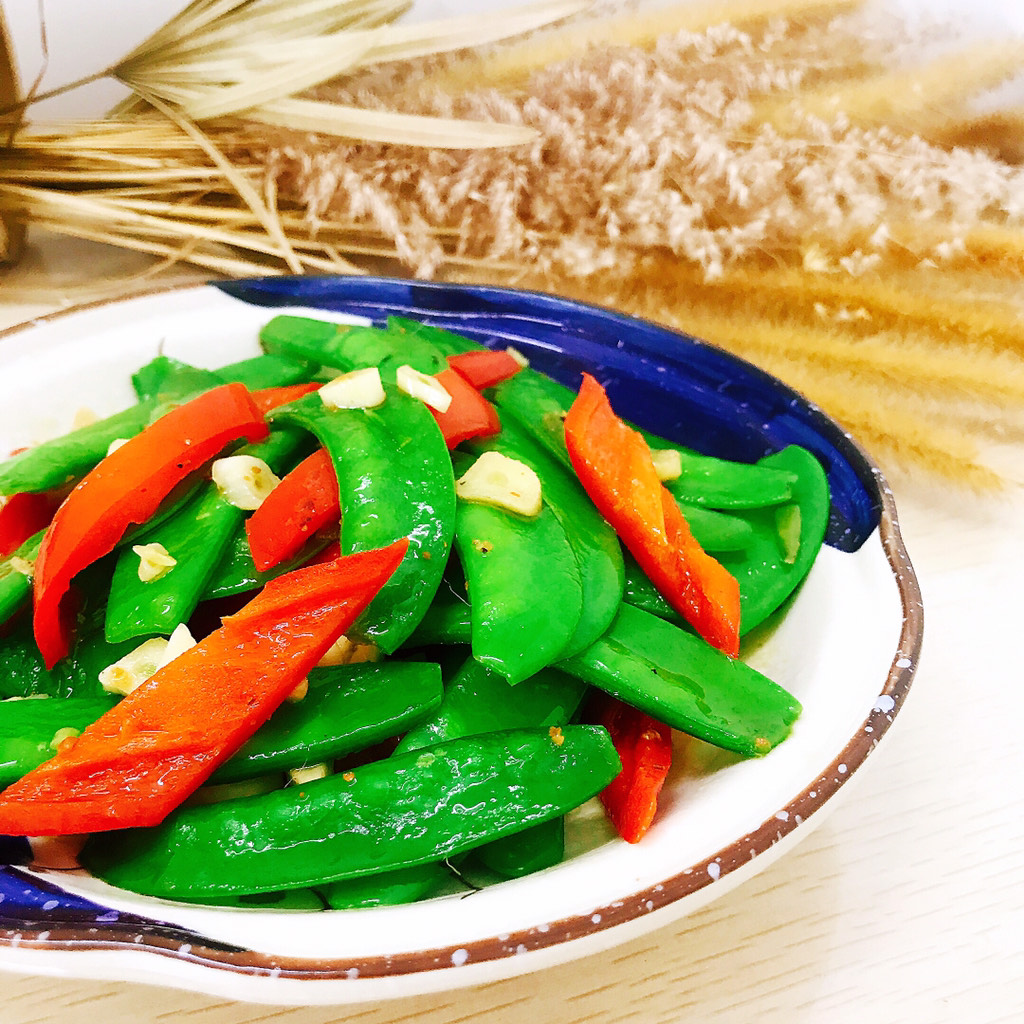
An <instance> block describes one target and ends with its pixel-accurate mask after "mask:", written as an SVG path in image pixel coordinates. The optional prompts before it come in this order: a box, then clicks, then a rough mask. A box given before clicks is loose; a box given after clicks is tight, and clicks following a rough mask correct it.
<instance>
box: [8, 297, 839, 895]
mask: <svg viewBox="0 0 1024 1024" xmlns="http://www.w3.org/2000/svg"><path fill="white" fill-rule="evenodd" d="M260 343H261V348H262V353H261V354H260V355H259V356H257V357H254V358H252V359H247V360H244V361H242V362H238V363H233V364H231V365H227V366H223V367H220V368H219V369H217V370H209V369H203V368H200V367H196V366H191V365H187V364H184V363H181V362H179V361H177V360H174V359H170V358H167V357H165V356H159V357H157V358H156V359H154V360H153V361H152V362H150V363H148V364H147V365H146V366H143V367H141V368H140V369H139V370H138V372H137V373H136V374H135V375H134V377H133V378H132V383H133V385H134V388H135V392H136V394H137V397H138V403H137V404H136V405H134V406H133V407H132V408H130V409H127V410H125V411H123V412H120V413H117V414H115V415H113V416H110V417H108V418H107V419H102V420H99V421H98V422H94V423H91V424H89V425H88V426H84V427H81V428H79V429H77V430H74V431H73V432H71V433H70V434H68V435H66V436H64V437H60V438H56V439H54V440H52V441H48V442H45V443H41V444H39V445H37V446H34V447H32V448H30V449H27V450H24V451H21V452H19V453H16V454H12V455H11V456H10V457H9V458H8V459H7V461H6V462H2V463H0V555H2V558H0V622H2V624H3V629H2V636H0V665H2V672H0V835H33V836H37V835H38V836H46V835H75V836H80V837H81V840H80V842H81V847H80V853H79V860H80V863H81V864H82V865H83V866H84V867H85V868H87V869H88V870H89V871H90V872H91V873H93V874H94V875H96V876H97V877H99V878H101V879H103V880H105V881H108V882H110V883H111V884H113V885H116V886H120V887H122V888H125V889H128V890H132V891H134V892H138V893H141V894H144V895H149V896H157V897H162V898H166V899H173V900H179V901H184V902H194V903H201V904H212V905H221V906H232V907H293V908H349V907H365V906H377V905H386V904H395V903H405V902H411V901H415V900H420V899H424V898H428V897H431V896H434V895H439V894H444V893H449V892H454V891H465V890H466V889H472V888H474V887H477V886H482V885H486V884H490V883H493V882H496V881H500V880H502V879H508V878H515V877H519V876H521V875H524V874H527V873H530V872H533V871H537V870H542V869H545V868H549V867H551V866H553V865H556V864H558V863H559V862H560V861H561V860H562V859H563V857H564V855H565V843H566V839H565V837H566V820H567V816H572V815H573V814H574V813H576V812H578V809H579V808H581V807H582V806H583V805H584V804H586V803H587V802H588V801H591V800H594V799H597V800H598V801H599V802H600V805H602V806H603V809H604V813H605V816H606V820H607V821H608V826H607V828H608V837H609V840H612V839H613V838H614V837H615V836H616V835H617V836H618V837H621V839H622V840H624V841H627V842H631V843H632V842H638V841H642V837H643V835H644V834H645V833H646V832H647V831H648V830H649V829H651V828H657V825H658V810H657V802H658V795H659V791H660V790H661V788H662V786H663V784H664V782H665V779H666V777H667V775H668V773H669V771H670V770H671V766H672V757H673V751H674V750H675V751H676V752H677V753H678V750H679V749H681V744H682V743H683V742H684V740H685V741H686V742H693V743H706V744H712V745H714V746H717V747H719V748H722V749H723V750H725V751H729V752H731V753H732V754H733V756H735V757H740V758H757V757H761V756H764V755H766V754H767V753H769V752H770V751H771V750H772V749H773V748H774V747H775V746H776V745H778V744H780V743H782V742H784V741H785V739H786V737H787V736H788V735H789V733H790V730H791V728H792V726H793V723H794V722H795V720H796V719H797V717H798V716H799V714H800V710H801V709H800V704H799V702H798V701H797V699H796V698H795V697H794V696H793V695H792V694H790V693H788V692H787V691H786V690H785V689H784V688H783V687H781V686H779V685H778V684H777V683H775V682H773V681H772V680H771V679H768V678H766V677H765V676H764V675H762V674H761V673H759V672H758V671H756V670H755V669H754V668H752V667H751V666H749V665H748V664H746V663H745V662H744V660H743V659H742V657H741V656H739V648H740V642H741V638H742V637H744V636H746V635H747V634H749V633H750V631H751V630H753V629H755V628H757V627H765V626H766V624H768V626H770V623H771V622H772V620H773V617H776V616H779V615H782V614H785V606H786V604H787V602H788V601H789V599H790V598H791V596H792V594H793V593H794V592H795V590H796V589H797V588H798V586H799V585H800V583H801V581H802V580H803V579H804V578H805V577H806V575H807V573H808V572H809V570H810V568H811V566H812V564H813V562H814V560H815V557H816V555H817V552H818V550H819V548H820V546H821V544H822V542H823V538H824V535H825V529H826V525H827V519H828V513H829V492H828V484H827V482H826V478H825V474H824V472H823V470H822V468H821V466H820V465H819V463H818V461H817V460H816V459H815V458H814V457H813V456H812V455H810V454H809V453H808V452H807V451H805V450H803V449H800V448H796V447H790V448H786V449H785V450H783V451H780V452H778V453H776V454H774V455H771V456H769V457H767V458H764V459H762V460H761V461H760V462H758V463H756V464H740V463H733V462H727V461H723V460H720V459H716V458H712V457H709V456H707V455H704V454H700V453H697V452H693V451H688V450H685V449H681V448H680V447H679V446H678V445H675V444H673V443H672V442H671V441H668V440H665V439H662V438H658V437H654V436H652V435H650V434H647V433H645V432H643V431H642V430H639V429H638V428H635V427H633V426H632V425H630V424H627V423H625V422H623V421H622V420H621V419H620V418H619V417H618V416H617V415H616V413H615V412H614V411H613V410H612V408H611V404H610V403H609V401H608V398H607V396H606V395H605V394H604V391H603V389H602V388H601V386H600V384H598V383H597V381H595V380H594V379H593V378H592V377H589V376H587V375H584V377H583V379H582V381H581V382H580V388H579V392H578V393H577V392H575V391H572V390H569V389H567V388H565V387H563V386H562V385H561V384H558V383H556V382H555V381H553V380H552V379H550V378H548V377H546V376H544V375H543V374H541V373H539V372H538V371H536V370H534V369H533V368H531V367H530V366H529V364H528V362H527V360H526V359H524V358H523V356H522V355H521V354H519V353H518V352H515V351H514V350H511V349H509V350H505V351H496V350H490V349H487V348H484V347H483V346H481V345H479V344H477V343H476V342H474V341H470V340H468V339H466V338H464V337H461V336H458V335H456V334H453V333H450V332H448V331H445V330H442V329H440V328H436V327H431V326H427V325H424V324H421V323H418V322H415V321H412V320H408V319H403V318H399V317H392V318H390V319H389V320H388V321H387V323H386V324H385V325H384V326H382V327H365V326H349V325H339V324H335V323H328V322H324V321H320V320H315V319H308V318H303V317H294V316H277V317H274V318H273V319H271V320H270V321H269V323H267V324H266V325H265V327H264V328H263V330H262V332H261V334H260ZM168 790H170V792H167V791H168ZM597 806H598V804H595V805H594V807H595V808H596V807H597ZM570 820H571V817H570Z"/></svg>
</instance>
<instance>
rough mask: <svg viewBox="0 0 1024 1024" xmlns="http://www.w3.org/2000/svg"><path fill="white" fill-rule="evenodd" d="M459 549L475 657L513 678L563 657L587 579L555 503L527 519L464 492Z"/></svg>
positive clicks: (458, 521)
mask: <svg viewBox="0 0 1024 1024" xmlns="http://www.w3.org/2000/svg"><path fill="white" fill-rule="evenodd" d="M456 461H457V463H458V465H459V466H460V467H461V466H463V465H467V464H468V462H470V461H472V460H466V459H458V460H456ZM455 549H456V551H457V552H458V554H459V561H460V562H461V563H462V568H463V571H464V572H465V574H466V581H467V583H468V585H469V607H470V622H471V625H472V646H473V656H474V657H475V658H476V659H477V660H478V661H481V662H483V663H484V664H485V665H489V666H490V667H491V668H493V669H494V670H495V671H496V672H499V673H500V674H501V675H503V676H504V677H505V678H506V679H508V680H509V681H510V682H519V681H520V680H522V679H526V678H528V677H529V676H532V675H533V674H534V673H535V672H539V671H540V670H541V669H542V668H544V666H545V665H550V664H551V663H552V662H553V661H555V660H557V659H558V657H559V656H560V654H561V652H562V651H563V650H565V647H566V645H567V644H568V643H569V642H570V640H571V639H572V637H573V635H574V633H575V632H576V626H577V624H578V623H579V621H580V616H581V613H582V610H583V584H582V582H581V580H580V571H579V566H578V565H577V562H576V556H575V554H574V552H573V549H572V545H571V544H570V543H569V540H568V538H567V537H566V534H565V530H564V529H563V527H562V524H561V523H560V522H559V521H558V519H557V518H556V517H555V514H554V513H553V512H552V511H551V509H550V507H549V506H547V505H544V504H542V506H541V510H540V514H539V515H537V516H534V517H533V518H530V519H528V518H526V517H524V516H520V515H517V514H516V513H515V512H509V511H507V510H506V509H502V508H496V507H493V506H490V505H483V504H480V503H479V502H472V501H465V500H463V499H461V498H460V499H459V500H458V504H457V509H456V513H455ZM538 580H543V581H544V588H543V593H540V592H539V591H538V587H537V581H538Z"/></svg>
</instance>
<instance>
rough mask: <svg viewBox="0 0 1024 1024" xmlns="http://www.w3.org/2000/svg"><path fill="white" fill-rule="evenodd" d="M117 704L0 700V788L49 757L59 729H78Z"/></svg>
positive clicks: (107, 700)
mask: <svg viewBox="0 0 1024 1024" xmlns="http://www.w3.org/2000/svg"><path fill="white" fill-rule="evenodd" d="M115 703H117V701H116V699H115V698H113V697H68V698H66V699H64V700H55V699H53V698H46V697H43V698H40V699H36V700H33V699H24V700H21V699H7V700H2V701H0V789H2V788H3V787H4V786H9V785H10V784H11V783H12V782H16V781H17V780H18V779H20V778H21V777H22V775H25V774H26V773H27V772H30V771H31V770H32V769H33V768H37V767H38V766H39V765H41V764H42V763H43V762H44V761H48V760H49V759H50V758H51V757H53V755H54V753H55V751H56V747H57V744H58V743H59V742H60V740H61V739H62V738H64V735H70V733H67V734H63V735H62V730H65V729H68V730H74V732H75V733H78V732H81V731H82V730H83V729H84V728H85V727H86V726H87V725H91V724H92V723H93V722H95V721H96V719H97V718H99V717H100V715H102V714H103V713H104V712H106V711H109V710H110V708H112V707H113V706H114V704H115Z"/></svg>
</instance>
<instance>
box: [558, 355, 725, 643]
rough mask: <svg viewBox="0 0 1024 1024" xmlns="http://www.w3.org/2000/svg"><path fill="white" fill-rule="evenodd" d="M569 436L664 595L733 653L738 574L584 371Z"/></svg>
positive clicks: (612, 518) (576, 464)
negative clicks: (700, 539) (697, 534)
mask: <svg viewBox="0 0 1024 1024" xmlns="http://www.w3.org/2000/svg"><path fill="white" fill-rule="evenodd" d="M565 443H566V447H567V448H568V451H569V458H570V460H571V462H572V465H573V468H574V469H575V470H576V475H577V476H578V477H579V479H580V482H581V483H582V484H583V487H584V489H585V490H586V492H587V493H588V494H589V495H590V498H591V500H592V501H593V502H594V504H595V505H596V506H597V508H598V511H600V513H601V514H602V515H603V516H604V517H605V519H607V520H608V522H609V523H610V524H611V525H612V527H614V529H615V532H616V533H617V534H618V535H619V537H620V538H621V540H622V542H623V544H625V545H626V547H627V548H628V549H629V551H630V553H631V554H632V555H633V557H634V558H635V559H636V560H637V562H638V563H639V564H640V567H641V568H642V569H643V570H644V572H645V573H646V574H647V576H648V578H649V579H650V580H651V582H652V583H653V584H654V585H655V587H657V588H658V590H659V591H660V593H661V594H662V596H663V597H664V598H665V600H666V601H668V603H669V604H670V605H672V607H673V608H674V609H675V610H676V611H677V612H679V614H680V615H682V616H683V618H685V619H686V621H687V622H689V623H690V625H692V626H693V628H694V629H696V630H697V632H698V633H699V634H700V635H701V636H702V637H704V639H705V640H707V641H708V643H710V644H711V645H712V646H713V647H717V648H718V649H719V650H722V651H724V652H725V653H726V654H729V655H731V656H732V657H735V656H736V655H737V654H738V653H739V646H740V635H739V626H740V590H739V584H738V583H737V581H736V578H735V577H734V576H733V575H732V574H731V573H730V572H729V571H728V570H727V569H725V568H724V567H723V566H722V565H721V564H720V563H719V562H717V561H715V559H713V558H712V557H711V556H710V555H708V554H707V553H706V552H705V551H704V549H703V548H702V547H701V546H700V544H698V543H697V541H696V540H695V539H694V536H693V534H692V533H691V532H690V528H689V526H688V525H687V523H686V519H685V517H684V516H683V513H682V511H681V510H680V508H679V505H678V504H677V503H676V500H675V499H674V498H673V497H672V495H671V494H670V493H669V491H668V490H667V488H666V487H665V486H664V485H663V484H662V482H661V481H660V480H659V479H658V474H657V472H656V470H655V468H654V463H653V461H652V459H651V452H650V449H649V448H648V446H647V442H646V441H645V440H644V439H643V437H642V436H641V435H640V434H639V433H638V432H637V431H635V430H633V429H632V428H631V427H629V426H627V424H625V423H624V422H623V421H622V420H621V419H619V417H618V416H616V414H615V413H614V411H613V410H612V407H611V404H610V403H609V401H608V396H607V395H606V394H605V391H604V388H602V387H601V385H600V384H598V382H597V381H596V380H595V379H594V378H593V377H591V376H590V374H587V373H585V374H583V385H582V387H581V388H580V393H579V395H578V396H577V397H576V400H575V401H574V402H573V404H572V407H571V408H570V409H569V413H568V415H567V416H566V418H565Z"/></svg>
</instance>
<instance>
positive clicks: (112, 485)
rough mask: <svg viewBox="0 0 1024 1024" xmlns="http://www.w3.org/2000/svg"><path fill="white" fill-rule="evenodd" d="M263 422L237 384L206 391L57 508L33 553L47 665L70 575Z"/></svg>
mask: <svg viewBox="0 0 1024 1024" xmlns="http://www.w3.org/2000/svg"><path fill="white" fill-rule="evenodd" d="M266 434H267V425H266V423H265V422H264V420H263V416H262V415H261V413H260V411H259V410H258V409H257V408H256V406H255V405H254V404H253V401H252V397H251V395H250V394H249V391H248V390H247V389H246V388H245V387H244V385H242V384H225V385H223V386H222V387H218V388H214V389H213V390H212V391H207V392H205V393H204V394H202V395H199V396H198V397H197V398H194V399H192V401H190V402H186V403H185V404H184V405H180V406H178V407H177V408H176V409H172V410H171V411H170V412H168V413H166V414H165V415H163V416H161V417H160V419H158V420H156V422H154V423H152V424H151V425H150V426H148V427H147V428H146V429H145V430H143V431H142V432H141V433H139V434H137V435H136V436H135V437H133V438H131V439H130V440H128V441H126V442H125V443H124V444H123V445H121V447H119V448H117V449H115V450H114V451H113V452H111V454H110V455H108V456H107V457H106V458H105V459H103V460H102V461H101V462H100V463H99V464H98V465H97V466H96V467H95V468H94V469H92V470H91V471H90V472H89V473H88V474H86V476H85V477H84V478H83V479H82V480H81V481H80V482H79V483H78V484H77V485H76V486H75V488H74V490H72V491H71V493H70V494H69V495H68V496H67V498H66V499H65V500H64V503H63V504H62V505H61V506H60V508H59V509H57V512H56V514H55V515H54V517H53V522H52V523H51V524H50V527H49V529H48V530H47V532H46V535H45V536H44V538H43V543H42V546H41V547H40V550H39V558H38V560H37V561H36V572H35V582H34V609H33V629H34V632H35V638H36V644H37V645H38V647H39V651H40V653H41V654H42V656H43V660H44V661H45V663H46V666H47V668H50V667H52V666H53V665H54V664H55V663H56V662H57V661H59V660H60V659H61V658H62V657H64V656H65V655H66V654H67V652H68V648H69V645H70V638H71V618H70V615H69V614H68V609H67V608H66V607H62V606H63V605H64V600H63V599H64V596H65V594H67V592H68V588H69V587H70V585H71V580H72V578H73V577H74V576H75V575H76V574H77V573H79V572H80V571H81V570H82V569H84V568H86V566H88V565H91V564H92V563H93V562H95V561H96V560H97V559H99V558H102V557H103V556H104V555H106V554H107V553H108V552H110V551H112V550H113V549H114V547H115V545H116V544H117V542H118V541H119V540H120V539H121V537H122V536H123V535H124V533H125V531H126V530H127V529H128V527H129V526H131V525H133V524H136V523H144V522H146V520H147V519H149V518H150V516H152V515H153V513H154V512H155V511H156V510H157V508H158V506H159V505H160V502H161V501H163V499H164V498H166V497H167V495H168V494H170V492H171V491H172V490H173V489H174V487H175V486H176V485H177V484H179V483H180V482H181V481H182V480H184V479H185V477H187V476H188V475H189V474H190V473H192V472H194V471H195V470H197V469H199V468H200V467H201V466H203V464H204V463H206V462H207V461H208V460H210V459H212V458H213V457H214V456H215V455H217V454H218V453H219V452H220V451H221V449H223V447H224V446H225V445H226V444H228V443H230V442H231V441H235V440H238V439H240V438H243V437H244V438H246V439H247V440H249V441H259V440H261V439H262V438H264V437H265V436H266Z"/></svg>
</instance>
